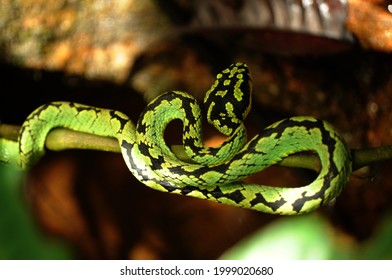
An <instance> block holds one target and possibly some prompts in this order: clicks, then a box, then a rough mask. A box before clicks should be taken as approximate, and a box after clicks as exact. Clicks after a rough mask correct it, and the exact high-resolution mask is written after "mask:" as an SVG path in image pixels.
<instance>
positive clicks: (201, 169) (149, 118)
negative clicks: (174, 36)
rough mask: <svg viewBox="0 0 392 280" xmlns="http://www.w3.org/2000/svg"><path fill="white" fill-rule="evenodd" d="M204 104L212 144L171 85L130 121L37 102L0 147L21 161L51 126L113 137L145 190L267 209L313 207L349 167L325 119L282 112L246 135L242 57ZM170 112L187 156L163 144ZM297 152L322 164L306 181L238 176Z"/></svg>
mask: <svg viewBox="0 0 392 280" xmlns="http://www.w3.org/2000/svg"><path fill="white" fill-rule="evenodd" d="M204 103H205V107H206V108H207V120H208V121H209V122H210V123H211V124H213V125H214V126H215V127H216V128H217V129H218V130H219V131H221V132H222V133H224V134H225V135H227V140H226V141H225V142H224V143H223V144H221V145H220V146H218V147H206V146H204V144H203V139H202V131H201V122H202V120H201V110H200V107H199V105H198V103H197V101H196V100H195V99H194V98H193V97H192V96H191V95H189V94H187V93H184V92H179V91H171V92H167V93H164V94H162V95H160V96H158V97H157V98H156V99H154V100H153V101H151V102H150V103H149V104H148V105H147V107H146V108H145V110H144V111H143V113H142V115H141V116H140V118H139V120H138V122H137V125H136V126H135V125H134V124H133V122H132V121H131V120H130V119H129V118H128V117H127V116H126V115H125V114H123V113H121V112H118V111H114V110H109V109H101V108H96V107H90V106H86V105H82V104H76V103H72V102H52V103H49V104H45V105H43V106H41V107H39V108H38V109H36V110H35V111H34V112H33V113H31V114H30V115H29V116H28V118H27V119H26V121H25V122H24V123H23V125H22V128H21V130H20V135H19V140H18V144H17V145H16V144H15V143H13V144H12V145H9V146H5V145H8V144H1V145H0V148H1V149H0V151H3V150H7V149H8V150H14V149H15V150H16V151H13V154H17V156H18V159H17V161H18V164H19V165H20V167H22V168H28V167H30V166H31V165H33V164H34V163H35V162H36V161H38V160H39V159H40V158H41V157H42V156H43V155H44V153H45V140H46V137H47V134H48V133H49V132H50V130H52V129H53V128H56V127H65V128H69V129H72V130H76V131H80V132H86V133H91V134H96V135H100V136H108V137H115V138H117V140H118V142H119V145H120V146H121V151H122V154H123V158H124V160H125V162H126V164H127V166H128V168H129V169H130V171H131V172H132V174H133V175H134V176H135V177H136V178H137V179H138V180H139V181H141V182H142V183H143V184H145V185H147V186H149V187H151V188H153V189H156V190H159V191H167V192H170V193H175V194H181V195H187V196H193V197H198V198H202V199H208V200H212V201H216V202H220V203H225V204H229V205H233V206H239V207H245V208H249V209H253V210H258V211H263V212H266V213H272V214H284V215H293V214H301V213H306V212H310V211H313V210H315V209H316V208H318V207H319V206H321V205H323V204H326V203H327V202H329V201H331V200H332V199H334V198H335V197H336V196H337V195H339V194H340V193H341V191H342V190H343V188H344V187H345V185H346V183H347V181H348V178H349V175H350V173H351V158H350V152H349V150H348V149H347V147H346V144H345V142H344V140H343V139H342V137H341V136H340V135H339V134H338V133H337V132H336V131H335V129H334V128H333V127H332V126H331V125H330V124H329V123H327V122H325V121H322V120H319V119H315V118H312V117H293V118H288V119H284V120H281V121H279V122H276V123H274V124H272V125H270V126H268V127H267V128H265V129H264V130H263V131H261V132H260V133H259V134H258V135H256V136H254V137H253V138H252V139H251V140H249V141H248V142H246V130H245V127H244V125H243V123H242V121H243V119H244V118H245V117H246V115H247V114H248V112H249V109H250V106H251V79H250V76H249V72H248V68H247V66H246V65H245V64H243V63H234V64H232V65H231V66H230V67H228V68H227V69H225V70H223V71H222V72H221V73H219V74H218V75H217V79H216V82H215V83H214V85H213V86H212V87H211V88H210V90H209V91H208V92H207V94H206V97H205V100H204ZM174 119H180V120H181V121H182V122H183V144H184V150H185V152H186V153H187V155H188V156H189V158H190V159H191V160H192V161H191V162H185V161H183V160H181V159H180V158H178V157H177V156H176V155H175V154H174V153H173V152H172V151H171V150H170V148H169V147H168V146H167V145H166V143H165V140H164V130H165V128H166V126H167V125H168V123H169V122H171V121H172V120H174ZM4 143H6V142H4ZM303 151H314V152H316V153H317V154H318V156H319V158H320V162H321V164H322V167H321V171H320V173H319V174H318V176H317V178H316V179H315V180H314V181H313V182H311V183H310V184H309V185H306V186H302V187H298V188H290V187H271V186H264V185H258V184H250V183H244V182H241V181H240V180H241V179H244V178H246V177H247V176H250V175H252V174H254V173H256V172H258V171H260V170H262V169H264V168H266V167H268V166H271V165H273V164H276V163H277V162H279V161H281V160H282V159H283V158H285V157H287V156H288V155H291V154H294V153H298V152H303ZM10 154H12V153H10Z"/></svg>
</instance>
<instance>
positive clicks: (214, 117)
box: [204, 62, 252, 135]
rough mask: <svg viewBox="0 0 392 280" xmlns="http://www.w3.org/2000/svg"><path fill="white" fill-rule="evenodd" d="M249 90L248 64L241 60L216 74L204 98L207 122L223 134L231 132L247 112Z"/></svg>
mask: <svg viewBox="0 0 392 280" xmlns="http://www.w3.org/2000/svg"><path fill="white" fill-rule="evenodd" d="M251 92H252V79H251V77H250V74H249V71H248V66H247V65H246V64H245V63H241V62H237V63H233V64H231V65H230V66H229V67H228V68H226V69H225V70H223V71H222V72H220V73H219V74H218V75H217V76H216V81H215V83H214V84H213V85H212V87H211V88H210V89H209V90H208V91H207V94H206V96H205V98H204V105H205V108H206V110H207V120H208V122H209V123H210V124H212V125H213V126H215V127H216V128H217V129H218V130H219V131H220V132H221V133H223V134H225V135H230V134H231V133H233V131H234V130H235V129H236V128H237V127H238V126H239V125H240V124H241V122H242V121H243V120H244V119H245V118H246V116H247V115H248V113H249V110H250V107H251V103H252V97H251Z"/></svg>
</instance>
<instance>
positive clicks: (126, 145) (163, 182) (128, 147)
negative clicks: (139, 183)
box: [121, 140, 178, 192]
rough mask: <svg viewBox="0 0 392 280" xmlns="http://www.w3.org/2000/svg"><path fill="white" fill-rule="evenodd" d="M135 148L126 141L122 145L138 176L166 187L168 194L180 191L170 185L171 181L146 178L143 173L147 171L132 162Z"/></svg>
mask: <svg viewBox="0 0 392 280" xmlns="http://www.w3.org/2000/svg"><path fill="white" fill-rule="evenodd" d="M133 146H134V144H132V143H129V142H127V141H125V140H123V141H122V143H121V147H123V148H124V149H125V150H126V153H127V157H128V159H129V160H128V162H129V164H130V165H131V167H132V169H133V170H135V171H136V172H137V174H139V175H140V176H141V177H142V178H143V180H145V181H152V182H155V183H157V184H159V185H161V186H162V187H164V188H165V189H166V190H167V191H168V192H172V191H174V190H177V189H178V187H177V186H174V185H173V184H172V183H170V182H169V181H167V180H165V179H162V180H157V179H155V178H151V177H148V176H146V175H145V174H144V172H143V171H146V170H143V169H140V168H139V166H137V165H136V164H135V162H134V161H133V160H132V159H133V158H132V154H131V152H132V149H133Z"/></svg>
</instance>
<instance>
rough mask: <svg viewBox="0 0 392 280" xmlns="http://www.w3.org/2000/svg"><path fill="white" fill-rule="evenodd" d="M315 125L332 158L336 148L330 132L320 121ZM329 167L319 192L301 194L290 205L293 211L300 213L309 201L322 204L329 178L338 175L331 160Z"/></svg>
mask: <svg viewBox="0 0 392 280" xmlns="http://www.w3.org/2000/svg"><path fill="white" fill-rule="evenodd" d="M316 124H317V128H318V129H319V130H320V131H321V135H322V137H321V139H322V143H323V144H324V145H325V146H326V147H327V148H328V153H329V154H330V157H332V155H333V152H334V149H335V146H336V140H335V139H334V138H333V137H331V135H330V132H329V131H327V130H326V129H325V127H324V125H323V122H322V121H321V120H317V122H316ZM329 165H330V166H329V169H328V170H329V172H328V173H327V174H326V176H325V177H324V178H323V185H322V187H321V188H320V190H319V191H318V192H317V193H315V194H314V195H311V196H306V194H307V192H303V193H302V196H301V197H300V198H298V199H297V200H295V201H294V202H293V203H292V206H293V210H294V211H296V212H299V211H301V209H302V208H303V206H304V204H305V203H306V202H307V201H310V200H317V199H321V202H320V205H321V204H323V202H324V195H325V192H326V191H327V189H328V188H329V185H330V181H331V177H333V175H334V174H336V173H338V169H337V167H336V164H335V162H334V161H333V160H332V159H330V160H329Z"/></svg>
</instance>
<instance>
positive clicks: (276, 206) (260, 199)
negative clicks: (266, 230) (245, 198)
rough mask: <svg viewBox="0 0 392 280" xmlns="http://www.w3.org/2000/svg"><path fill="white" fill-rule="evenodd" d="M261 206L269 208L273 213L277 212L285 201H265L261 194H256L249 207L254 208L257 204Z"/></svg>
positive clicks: (281, 199)
mask: <svg viewBox="0 0 392 280" xmlns="http://www.w3.org/2000/svg"><path fill="white" fill-rule="evenodd" d="M259 203H261V204H263V205H266V206H268V207H270V208H271V209H272V210H273V211H276V210H278V209H279V208H280V207H281V206H282V205H283V204H285V203H286V201H285V200H284V199H283V198H280V199H279V200H276V201H272V202H270V201H267V200H266V199H265V198H264V196H263V195H262V194H261V193H256V197H255V198H254V199H252V200H251V201H250V205H251V207H254V206H256V205H257V204H259Z"/></svg>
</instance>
